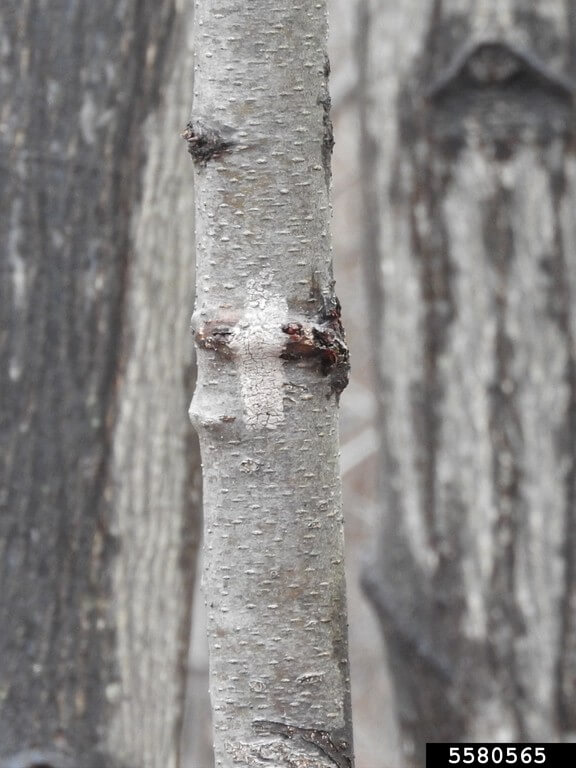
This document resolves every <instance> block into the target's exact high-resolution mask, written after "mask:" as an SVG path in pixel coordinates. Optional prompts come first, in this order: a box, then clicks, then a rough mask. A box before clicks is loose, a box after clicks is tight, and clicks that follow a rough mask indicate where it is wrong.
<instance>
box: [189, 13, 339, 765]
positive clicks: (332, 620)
mask: <svg viewBox="0 0 576 768" xmlns="http://www.w3.org/2000/svg"><path fill="white" fill-rule="evenodd" d="M195 39H196V46H197V47H196V55H197V58H196V69H195V94H194V107H193V117H192V121H191V124H190V126H189V129H188V131H187V132H186V134H185V135H186V138H187V139H188V142H189V148H190V151H191V153H192V155H193V157H194V160H195V165H196V174H195V190H196V216H197V219H196V221H197V232H196V244H197V254H198V281H197V285H198V291H197V305H196V311H195V316H194V327H195V331H196V341H197V344H198V347H199V353H198V366H199V374H198V375H199V378H198V386H197V389H196V394H195V396H194V400H193V404H192V408H191V415H192V417H193V419H194V421H195V423H196V425H197V428H198V431H199V434H200V442H201V447H202V457H203V467H204V499H205V502H204V514H205V551H206V570H205V575H204V589H205V593H206V599H207V603H208V633H209V643H210V678H211V684H210V686H211V699H212V707H213V716H214V738H215V753H216V765H218V766H226V767H227V768H232V766H238V765H249V766H260V765H262V766H267V765H270V764H271V762H272V763H273V764H274V765H275V766H286V768H288V766H295V765H299V766H310V768H312V766H314V768H334V766H335V765H336V766H338V768H349V767H350V766H351V765H352V756H351V755H352V734H351V722H350V706H349V695H350V694H349V680H348V659H347V638H346V606H345V585H344V564H343V540H342V512H341V502H340V479H339V470H338V422H337V395H338V393H339V391H341V389H342V388H343V386H344V384H345V381H344V380H345V378H346V375H347V351H346V349H345V346H344V342H343V336H342V329H341V326H340V321H339V310H338V304H337V302H336V300H335V298H334V295H333V279H332V268H331V259H330V227H329V218H330V205H329V194H328V193H329V189H328V188H329V174H330V150H331V143H332V137H331V127H330V121H329V97H328V90H327V80H328V64H327V58H326V7H325V3H323V2H318V3H314V4H302V5H299V4H295V3H293V2H291V0H280V2H277V3H266V4H264V5H263V4H262V3H259V2H254V0H247V1H245V2H242V3H240V2H237V0H234V1H233V2H232V1H231V0H228V1H227V2H220V1H219V2H215V1H214V0H205V1H204V2H202V3H201V4H200V6H199V8H198V11H197V17H196V38H195ZM270 761H271V762H270Z"/></svg>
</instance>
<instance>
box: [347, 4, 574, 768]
mask: <svg viewBox="0 0 576 768" xmlns="http://www.w3.org/2000/svg"><path fill="white" fill-rule="evenodd" d="M575 40H576V17H575V15H574V13H573V12H572V11H571V10H570V9H569V6H568V5H567V4H566V3H564V2H560V0H551V1H550V2H547V3H546V4H543V3H536V2H523V3H518V2H512V1H511V0H510V1H508V0H506V1H505V2H500V0H499V1H498V2H497V3H496V2H488V0H484V1H483V2H476V3H473V2H464V3H463V2H460V1H459V2H455V1H452V0H445V1H444V2H440V1H439V0H437V1H436V2H432V3H429V4H423V3H421V2H416V0H411V1H408V2H404V3H388V2H383V0H364V2H363V3H362V13H361V21H360V36H359V45H358V55H359V59H360V69H361V76H360V79H361V89H360V90H361V93H360V95H361V102H362V113H361V122H362V137H361V146H362V164H363V174H364V180H365V213H366V218H365V241H364V247H365V249H366V259H367V263H368V275H369V281H368V282H369V286H370V293H371V296H370V299H371V320H370V329H371V331H370V332H371V333H374V334H375V345H374V346H375V350H376V353H375V354H376V356H377V371H378V381H379V391H380V395H381V397H380V419H381V425H382V438H383V439H382V449H381V460H380V461H381V464H380V465H381V470H382V478H383V481H382V482H383V491H382V493H383V498H384V500H385V503H384V509H383V517H382V529H381V538H380V545H379V549H378V552H377V556H376V557H375V558H374V560H373V562H372V563H371V566H370V567H369V568H368V570H367V574H366V587H367V590H368V593H369V595H370V597H371V599H372V601H373V603H374V605H375V607H376V610H377V612H378V615H379V618H380V621H381V625H382V628H383V632H384V635H385V638H386V644H387V648H388V653H389V657H390V665H391V668H392V672H393V676H394V678H395V684H396V694H397V711H398V716H399V720H400V723H401V726H402V729H403V733H404V737H405V740H406V742H407V743H408V744H411V745H412V749H413V750H414V752H415V754H414V761H415V762H417V763H420V764H421V762H422V754H423V752H422V751H423V746H424V743H425V742H426V741H430V740H436V741H441V740H473V741H483V740H484V741H490V740H519V741H524V740H526V741H530V740H536V741H538V740H539V741H558V740H562V739H568V738H573V737H574V723H575V722H576V719H575V718H576V687H575V686H576V578H575V563H576V505H575V492H576V489H575V480H576V365H575V360H576V358H575V355H576V349H575V345H574V340H575V337H576V311H575V306H576V304H575V299H576V296H575V294H576V223H575V221H576V219H575V217H574V210H575V208H576V161H575V158H574V105H573V86H572V83H573V75H574V71H575V63H576V62H575V56H576V47H575Z"/></svg>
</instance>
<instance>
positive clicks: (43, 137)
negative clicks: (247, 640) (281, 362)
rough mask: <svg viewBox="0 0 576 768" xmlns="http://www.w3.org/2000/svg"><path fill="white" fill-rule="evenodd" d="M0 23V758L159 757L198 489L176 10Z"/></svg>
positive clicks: (56, 766) (179, 693)
mask: <svg viewBox="0 0 576 768" xmlns="http://www.w3.org/2000/svg"><path fill="white" fill-rule="evenodd" d="M2 17H3V19H2V27H1V29H0V37H1V38H2V46H1V50H2V59H1V60H0V68H1V72H2V78H3V98H2V104H3V106H2V133H1V134H0V163H1V165H0V176H1V184H0V206H1V208H2V211H3V212H4V214H5V215H3V216H2V223H1V224H0V249H1V251H2V256H1V268H2V280H0V326H1V328H2V334H1V335H0V359H1V360H2V365H1V366H0V377H1V385H2V400H1V404H0V418H1V424H0V455H1V456H2V470H1V473H2V476H1V482H0V485H1V487H2V495H1V498H0V505H1V512H0V568H1V569H2V576H1V582H2V589H1V590H0V627H1V631H0V765H1V766H2V768H31V766H32V765H36V766H39V765H42V766H47V767H48V766H50V768H66V766H68V765H73V766H82V768H104V766H106V768H111V767H114V768H116V767H118V768H136V766H138V768H141V767H143V766H147V767H149V768H152V766H155V767H156V766H157V768H160V767H161V766H162V768H165V766H176V764H177V760H178V758H177V749H176V746H175V745H176V744H177V730H178V728H179V720H180V718H181V712H182V698H183V695H184V690H183V686H184V679H185V673H184V663H185V653H186V647H187V636H188V630H189V627H188V622H189V610H190V589H191V582H192V574H193V566H194V558H195V544H196V538H197V525H198V522H197V509H198V493H199V491H198V460H197V453H196V450H197V449H196V447H195V444H194V443H193V442H191V437H190V435H191V430H190V428H189V427H188V426H187V420H186V418H185V413H186V401H187V398H188V396H189V392H190V390H191V387H192V385H193V382H192V376H191V373H190V372H191V367H190V364H191V361H190V344H189V340H188V337H187V325H188V322H187V314H188V313H189V306H190V291H191V287H190V274H191V270H192V255H191V252H190V248H189V241H190V240H191V239H192V236H193V234H192V233H193V225H192V208H191V205H192V203H191V195H190V194H189V193H188V192H186V191H185V190H186V189H187V188H188V187H189V184H188V181H186V187H184V186H183V177H182V173H181V163H180V162H179V161H176V155H175V153H174V150H176V151H177V152H178V154H179V149H180V146H179V145H180V141H179V139H178V128H179V126H180V121H181V114H182V111H184V110H185V109H186V107H185V106H184V104H186V103H187V100H188V88H189V80H188V72H189V68H190V61H189V59H190V54H189V53H188V48H187V45H186V35H187V33H186V27H187V24H188V21H189V19H188V17H189V14H180V15H177V14H176V11H175V8H174V5H173V3H172V2H168V1H166V2H160V3H156V2H155V3H152V2H147V1H145V2H135V1H134V2H132V1H131V2H128V3H123V4H121V5H119V4H118V3H113V2H102V3H88V4H87V3H82V2H77V1H73V2H66V3H64V2H57V3H52V4H50V7H46V8H43V9H40V8H39V7H38V4H34V3H32V4H31V3H19V2H10V1H9V2H8V3H7V4H5V7H4V8H3V14H2ZM187 59H188V61H187ZM186 70H188V71H186ZM184 74H186V80H184ZM176 208H180V211H179V215H178V216H176V215H175V213H174V209H176ZM183 286H186V287H185V288H184V287H183Z"/></svg>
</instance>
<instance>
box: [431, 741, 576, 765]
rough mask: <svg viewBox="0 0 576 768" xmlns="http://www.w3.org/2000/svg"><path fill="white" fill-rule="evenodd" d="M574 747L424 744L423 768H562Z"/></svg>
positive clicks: (571, 760)
mask: <svg viewBox="0 0 576 768" xmlns="http://www.w3.org/2000/svg"><path fill="white" fill-rule="evenodd" d="M566 765H576V744H426V768H467V767H469V768H510V766H514V768H539V766H544V768H561V767H562V768H563V767H564V766H566Z"/></svg>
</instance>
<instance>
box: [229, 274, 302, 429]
mask: <svg viewBox="0 0 576 768" xmlns="http://www.w3.org/2000/svg"><path fill="white" fill-rule="evenodd" d="M246 292H247V302H246V307H245V310H244V314H243V315H242V317H241V318H240V320H239V322H238V323H237V324H236V325H235V326H234V328H233V329H232V332H231V334H230V337H229V342H228V343H229V347H230V349H231V350H232V351H233V352H234V353H235V354H236V360H237V365H238V368H239V375H240V390H241V397H242V410H243V415H244V423H245V425H246V427H247V428H248V429H262V428H265V429H275V428H276V427H277V426H278V425H279V424H281V423H282V422H283V421H284V389H283V385H284V372H283V364H282V360H281V359H280V353H281V352H282V349H283V347H284V344H285V342H286V337H285V336H284V334H283V332H282V330H281V329H282V325H284V324H285V323H286V320H287V317H288V305H287V303H286V299H285V298H284V297H283V296H280V295H279V294H275V293H272V292H271V291H270V290H269V288H268V286H267V285H266V284H265V281H264V279H254V280H249V281H248V284H247V286H246Z"/></svg>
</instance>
